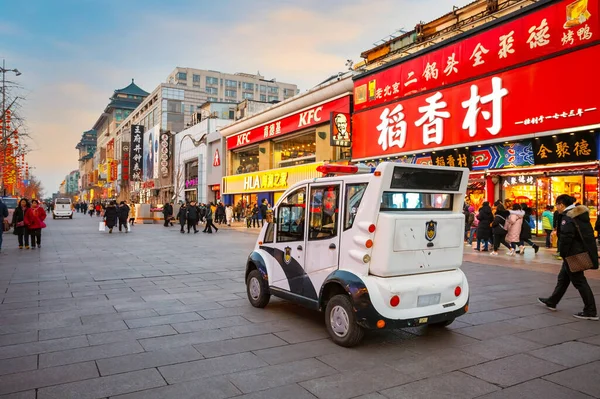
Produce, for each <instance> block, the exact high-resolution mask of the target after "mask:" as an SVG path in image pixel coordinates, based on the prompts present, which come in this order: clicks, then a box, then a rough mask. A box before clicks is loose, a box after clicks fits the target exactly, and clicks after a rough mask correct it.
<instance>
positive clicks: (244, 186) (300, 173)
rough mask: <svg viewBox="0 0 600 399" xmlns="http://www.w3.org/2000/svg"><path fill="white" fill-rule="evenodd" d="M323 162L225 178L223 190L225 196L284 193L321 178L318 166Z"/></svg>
mask: <svg viewBox="0 0 600 399" xmlns="http://www.w3.org/2000/svg"><path fill="white" fill-rule="evenodd" d="M320 165H323V163H322V162H317V163H310V164H305V165H298V166H290V167H288V168H279V169H271V170H265V171H261V172H254V173H245V174H240V175H232V176H225V177H223V184H222V185H221V189H222V191H223V194H239V193H249V192H250V193H251V192H268V191H284V190H285V189H287V188H288V187H289V186H291V185H292V184H295V183H297V182H299V181H302V180H306V179H313V178H316V177H321V176H322V174H321V173H320V172H317V166H320Z"/></svg>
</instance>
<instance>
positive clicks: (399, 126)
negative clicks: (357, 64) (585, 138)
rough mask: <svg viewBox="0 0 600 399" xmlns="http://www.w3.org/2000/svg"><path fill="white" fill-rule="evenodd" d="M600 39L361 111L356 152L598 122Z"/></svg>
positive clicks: (429, 146)
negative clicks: (445, 87) (579, 48)
mask: <svg viewBox="0 0 600 399" xmlns="http://www.w3.org/2000/svg"><path fill="white" fill-rule="evenodd" d="M599 59H600V45H595V46H592V47H589V48H586V49H581V50H579V51H575V52H572V53H568V54H565V55H562V56H559V57H555V58H551V59H549V60H545V61H542V62H538V63H536V64H531V65H528V66H524V67H521V68H516V69H513V70H510V71H507V72H503V73H499V74H495V75H491V76H488V77H485V78H482V79H478V80H475V81H473V82H469V83H465V84H462V85H459V86H454V87H451V88H447V89H443V90H440V91H437V92H430V93H428V94H424V95H421V96H416V97H412V98H410V99H407V100H403V101H397V102H395V103H393V104H388V105H384V106H380V107H377V108H373V109H369V110H365V111H362V112H358V113H355V114H354V116H353V128H354V140H353V147H352V156H353V158H354V159H365V158H371V157H380V156H390V155H396V154H402V153H411V152H421V151H423V152H424V151H431V150H434V149H440V148H453V147H457V146H461V145H469V144H472V143H480V142H487V141H499V140H502V139H506V138H508V137H515V136H523V135H527V134H534V133H540V132H553V131H558V130H561V129H569V128H576V127H583V126H590V125H594V124H598V123H600V98H599V96H598V95H597V93H599V92H600V74H598V73H596V72H592V71H594V70H595V67H596V65H597V63H598V60H599Z"/></svg>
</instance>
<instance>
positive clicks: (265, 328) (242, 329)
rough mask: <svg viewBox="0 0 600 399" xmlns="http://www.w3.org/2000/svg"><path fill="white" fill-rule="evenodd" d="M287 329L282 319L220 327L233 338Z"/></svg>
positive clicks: (288, 327)
mask: <svg viewBox="0 0 600 399" xmlns="http://www.w3.org/2000/svg"><path fill="white" fill-rule="evenodd" d="M287 330H290V326H289V325H288V324H286V323H284V322H283V321H271V322H267V323H254V324H248V325H242V326H234V327H227V328H223V329H222V331H224V332H226V333H227V334H229V335H230V336H231V337H233V338H243V337H250V336H253V335H262V334H269V333H275V332H279V331H287Z"/></svg>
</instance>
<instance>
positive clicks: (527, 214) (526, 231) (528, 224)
mask: <svg viewBox="0 0 600 399" xmlns="http://www.w3.org/2000/svg"><path fill="white" fill-rule="evenodd" d="M521 209H522V210H523V213H524V214H523V224H522V225H521V234H520V235H519V238H520V241H519V251H518V252H517V253H520V254H523V251H524V249H525V244H529V245H530V246H531V247H532V248H533V250H534V251H535V253H536V254H537V253H538V251H539V250H540V247H539V246H538V245H537V244H536V243H534V242H533V241H531V229H533V228H534V227H535V223H534V222H533V219H532V217H531V211H532V209H531V208H530V207H528V206H527V205H526V204H523V205H521Z"/></svg>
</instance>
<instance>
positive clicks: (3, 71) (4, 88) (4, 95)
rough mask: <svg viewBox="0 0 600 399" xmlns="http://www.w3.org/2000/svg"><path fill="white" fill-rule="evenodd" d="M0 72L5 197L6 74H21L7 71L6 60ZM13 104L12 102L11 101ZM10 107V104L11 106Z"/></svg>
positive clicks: (11, 70)
mask: <svg viewBox="0 0 600 399" xmlns="http://www.w3.org/2000/svg"><path fill="white" fill-rule="evenodd" d="M0 72H1V73H2V154H3V155H4V156H3V157H2V165H0V168H1V170H0V172H2V173H1V176H2V181H1V182H0V183H1V184H2V195H4V196H6V187H4V162H5V156H6V138H7V137H6V111H7V109H6V73H7V72H14V73H15V75H16V76H20V75H21V72H19V70H18V69H16V68H14V69H7V68H6V60H2V68H0ZM13 103H14V101H13ZM11 106H12V104H11Z"/></svg>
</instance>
